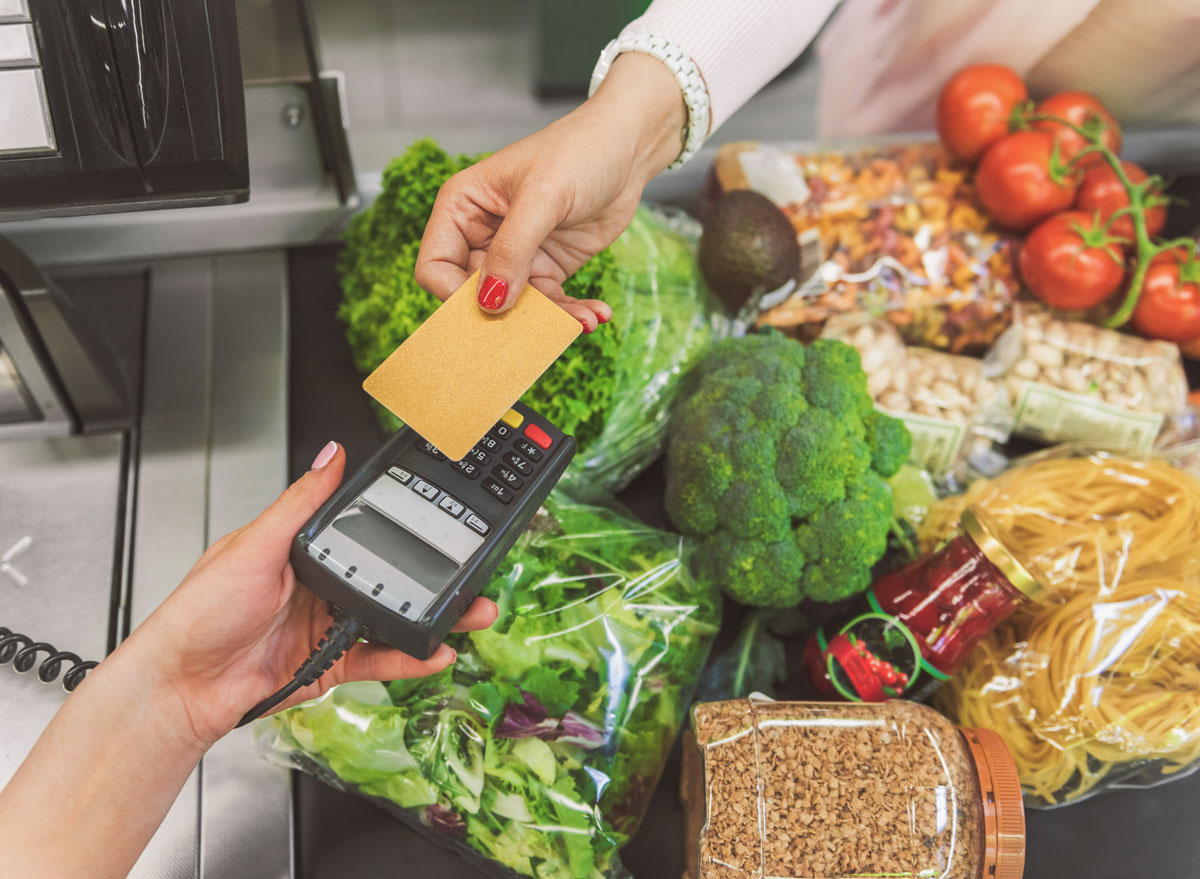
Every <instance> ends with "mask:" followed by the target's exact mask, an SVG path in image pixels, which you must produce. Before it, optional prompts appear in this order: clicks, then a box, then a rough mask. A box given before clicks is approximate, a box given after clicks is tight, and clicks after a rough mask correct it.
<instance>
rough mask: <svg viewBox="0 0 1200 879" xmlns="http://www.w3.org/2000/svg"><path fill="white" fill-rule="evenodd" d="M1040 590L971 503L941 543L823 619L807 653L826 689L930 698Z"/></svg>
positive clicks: (871, 698) (863, 696)
mask: <svg viewBox="0 0 1200 879" xmlns="http://www.w3.org/2000/svg"><path fill="white" fill-rule="evenodd" d="M1043 594H1044V592H1043V590H1042V587H1041V586H1040V585H1039V583H1038V581H1037V579H1036V578H1035V577H1034V576H1033V575H1032V574H1031V573H1030V572H1029V569H1028V567H1027V566H1026V565H1025V564H1023V563H1022V562H1021V561H1019V560H1018V558H1017V556H1016V555H1015V554H1014V553H1013V552H1012V551H1011V550H1010V549H1009V548H1007V547H1006V546H1005V545H1004V544H1003V543H1002V542H1001V539H1000V538H999V537H998V536H997V528H996V526H995V525H994V524H993V523H992V522H991V520H990V519H988V518H987V516H986V514H984V513H983V512H982V511H981V510H979V509H978V508H976V507H968V508H967V509H966V510H964V511H963V514H962V517H961V519H960V520H959V526H958V530H957V531H956V532H955V534H954V536H953V537H951V538H950V539H949V540H948V541H947V542H946V543H945V544H944V545H943V546H942V547H941V548H940V549H938V550H936V551H935V552H932V553H929V554H928V555H925V556H922V557H921V558H919V559H917V560H916V561H915V562H913V563H912V564H910V565H909V566H908V567H906V568H902V569H901V570H898V571H893V572H892V573H890V574H885V575H884V576H883V577H880V578H879V579H878V580H876V581H875V583H874V584H872V586H871V588H870V589H869V590H867V592H865V593H863V595H861V596H859V597H858V598H857V599H856V600H855V602H854V604H853V605H852V606H851V608H850V609H849V610H848V611H846V612H845V613H843V614H840V615H838V616H836V617H835V618H834V619H833V620H831V621H830V622H829V623H827V624H826V625H824V626H822V627H821V628H820V629H818V630H817V631H816V633H814V634H813V635H812V637H811V638H809V641H808V644H807V645H806V646H805V651H804V662H805V665H806V667H807V668H808V673H809V677H810V679H811V680H812V683H813V686H814V687H816V688H817V691H818V692H820V693H822V694H825V695H830V696H838V695H840V696H842V697H844V698H846V699H850V700H852V701H861V702H880V701H883V700H884V699H891V698H896V697H900V696H903V697H905V698H911V699H920V698H924V697H925V696H927V695H929V693H930V692H932V691H933V690H934V689H935V688H936V687H937V686H939V685H940V684H941V683H942V682H943V681H945V680H946V679H947V678H949V677H950V675H952V674H954V673H955V672H956V671H958V670H959V669H960V668H961V667H962V666H963V664H964V663H965V662H966V660H967V656H968V655H969V654H970V653H971V651H972V650H973V649H974V648H975V646H976V645H977V644H978V643H979V642H980V641H981V640H982V639H983V637H984V635H986V634H987V633H988V632H990V631H991V630H992V629H994V628H995V627H996V626H997V625H999V624H1000V621H1001V620H1003V619H1005V618H1006V617H1008V616H1009V615H1011V614H1012V613H1013V611H1015V610H1016V609H1017V608H1018V607H1020V606H1021V605H1023V604H1026V603H1028V602H1031V601H1036V600H1039V599H1040V598H1041V597H1042V595H1043Z"/></svg>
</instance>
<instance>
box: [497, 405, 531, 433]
mask: <svg viewBox="0 0 1200 879" xmlns="http://www.w3.org/2000/svg"><path fill="white" fill-rule="evenodd" d="M500 420H501V421H503V422H504V423H505V424H507V425H508V426H509V427H511V428H512V429H513V430H516V429H517V428H518V427H520V426H521V423H522V422H523V421H524V420H525V416H524V415H522V414H521V413H520V412H518V411H517V410H516V409H509V410H508V411H507V412H505V413H504V414H503V415H501V416H500Z"/></svg>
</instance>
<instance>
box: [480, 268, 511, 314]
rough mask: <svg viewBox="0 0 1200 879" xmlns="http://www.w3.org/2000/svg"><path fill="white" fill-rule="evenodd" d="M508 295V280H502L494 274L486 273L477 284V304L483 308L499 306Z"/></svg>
mask: <svg viewBox="0 0 1200 879" xmlns="http://www.w3.org/2000/svg"><path fill="white" fill-rule="evenodd" d="M507 296H508V281H502V280H500V279H499V278H497V277H496V276H495V275H488V276H487V277H486V278H484V279H483V283H482V284H480V285H479V304H480V305H482V306H483V307H484V308H492V309H496V308H499V307H500V306H502V305H503V304H504V300H505V298H506V297H507Z"/></svg>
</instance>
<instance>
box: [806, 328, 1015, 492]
mask: <svg viewBox="0 0 1200 879" xmlns="http://www.w3.org/2000/svg"><path fill="white" fill-rule="evenodd" d="M821 335H822V337H824V338H832V339H840V340H841V341H843V342H846V343H847V344H849V345H852V346H853V347H854V348H856V349H857V350H858V353H859V356H860V357H861V358H862V365H863V371H864V372H865V373H866V374H867V390H868V391H870V393H871V398H872V399H873V400H874V401H875V405H876V407H877V408H878V409H880V410H881V411H883V412H886V413H887V414H888V415H892V416H895V417H896V418H899V419H900V420H901V421H903V422H904V424H905V426H906V427H907V428H908V432H909V433H910V434H912V439H913V443H912V453H911V454H910V456H909V463H911V464H914V465H916V466H918V467H920V468H922V469H923V470H928V471H929V472H930V473H932V474H933V475H934V476H940V475H942V474H943V473H945V472H946V471H947V470H949V469H951V468H952V467H954V466H956V465H958V464H960V463H962V462H965V461H967V460H968V459H970V458H972V457H976V456H979V455H982V454H986V452H988V451H989V450H990V449H991V447H992V444H993V443H1003V442H1005V441H1006V440H1007V439H1008V437H1009V433H1010V432H1011V430H1012V410H1011V409H1010V408H1009V406H1008V402H1007V400H1006V399H1005V397H1004V394H1003V393H1001V389H1000V385H999V383H997V382H995V381H992V380H991V379H989V378H987V377H986V376H985V375H984V374H983V361H981V360H976V359H975V358H973V357H962V356H959V355H955V354H945V353H943V352H941V351H932V350H930V349H928V348H917V347H907V346H905V344H904V341H903V340H902V339H901V338H900V334H899V333H897V332H896V329H895V328H894V327H893V326H892V325H891V324H890V323H889V322H888V321H886V320H884V319H882V318H874V317H871V316H870V315H867V314H863V313H861V312H860V313H857V314H843V315H838V316H837V317H834V318H831V319H830V320H829V321H828V322H827V323H826V324H825V329H824V330H823V331H822V332H821Z"/></svg>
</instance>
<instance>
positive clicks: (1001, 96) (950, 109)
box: [937, 64, 1029, 163]
mask: <svg viewBox="0 0 1200 879" xmlns="http://www.w3.org/2000/svg"><path fill="white" fill-rule="evenodd" d="M1027 97H1029V93H1028V92H1026V91H1025V83H1023V82H1022V81H1021V77H1019V76H1017V75H1016V74H1015V73H1013V72H1012V71H1011V70H1010V69H1009V68H1007V67H1004V66H1003V65H1000V64H974V65H972V66H971V67H964V68H963V69H962V70H960V71H958V73H956V74H954V76H952V77H950V81H949V82H947V83H946V85H945V87H944V88H943V89H942V93H941V94H940V95H939V96H938V103H937V131H938V137H940V138H941V139H942V144H943V145H944V146H945V147H946V149H948V150H949V151H950V152H951V153H953V154H954V155H955V156H957V157H958V158H960V159H962V160H963V161H964V162H971V163H974V162H976V161H977V160H978V159H979V157H980V156H982V155H983V151H984V150H986V149H987V148H988V147H989V146H991V145H992V144H993V143H995V142H996V141H997V140H999V139H1000V138H1002V137H1004V135H1006V134H1008V121H1009V118H1010V117H1011V116H1012V111H1013V107H1015V106H1016V105H1017V104H1019V103H1021V102H1022V101H1024V100H1025V99H1026V98H1027Z"/></svg>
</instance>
